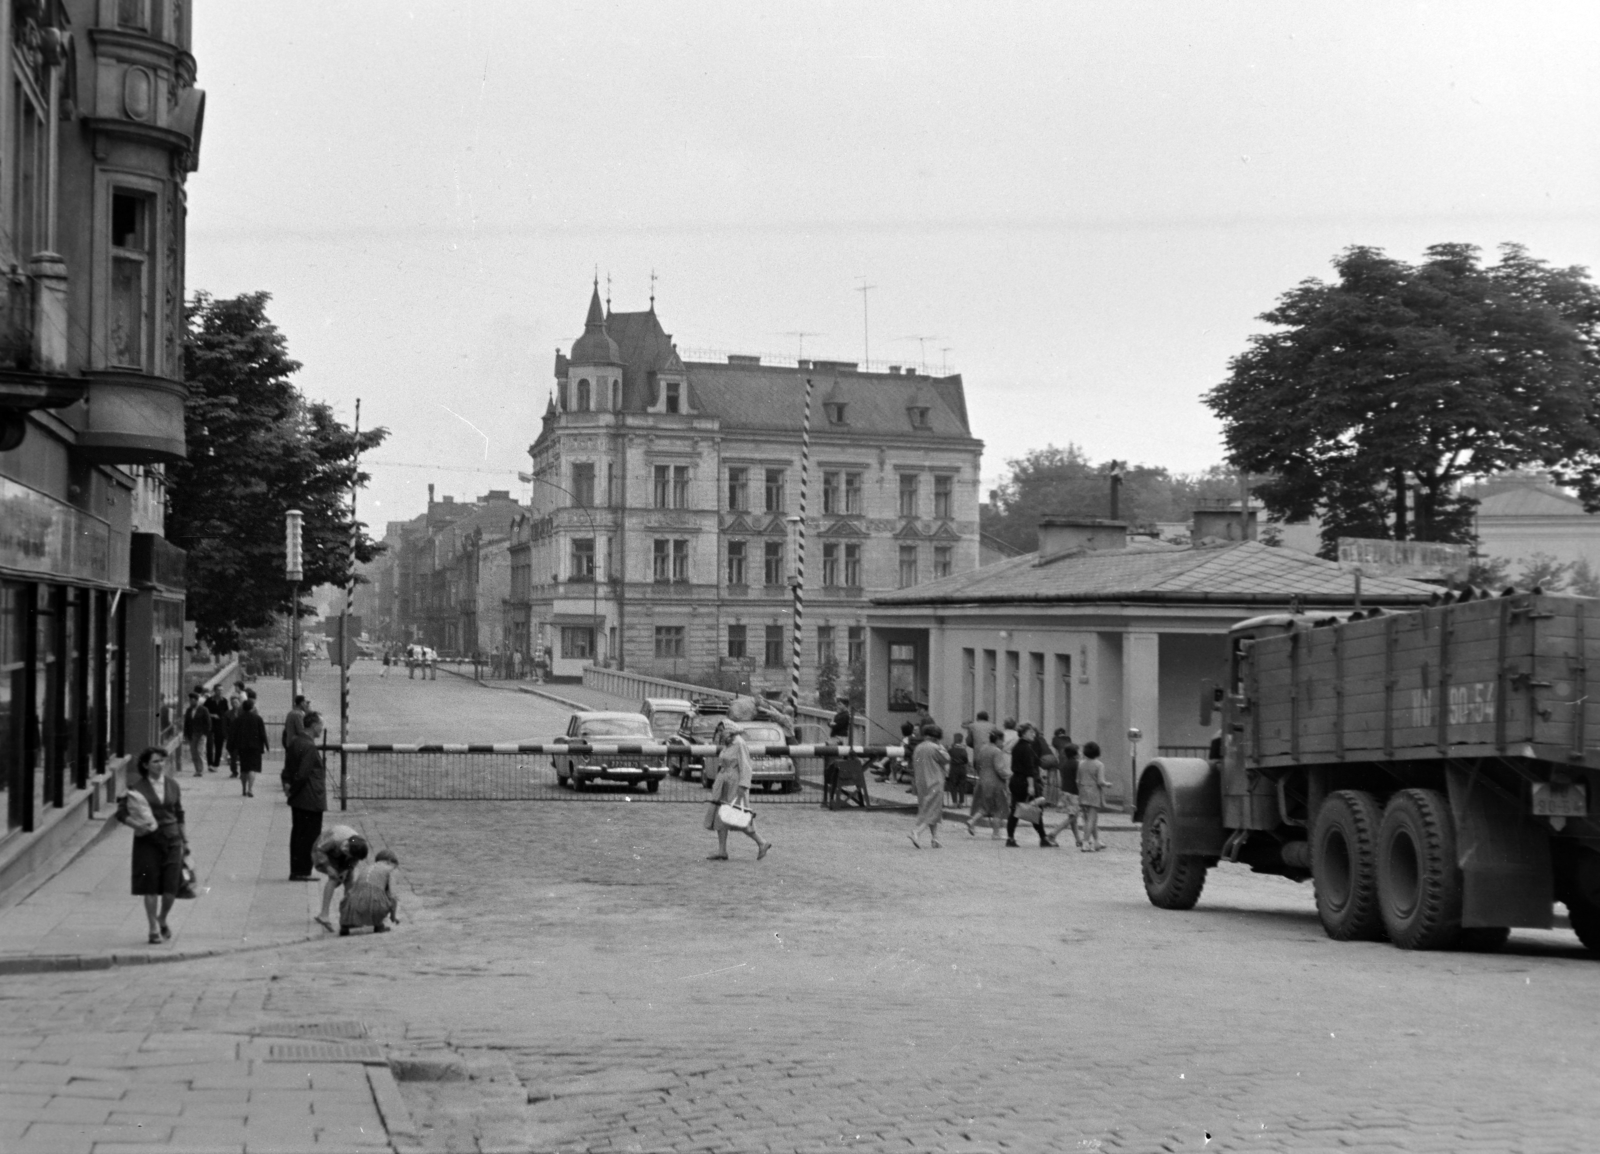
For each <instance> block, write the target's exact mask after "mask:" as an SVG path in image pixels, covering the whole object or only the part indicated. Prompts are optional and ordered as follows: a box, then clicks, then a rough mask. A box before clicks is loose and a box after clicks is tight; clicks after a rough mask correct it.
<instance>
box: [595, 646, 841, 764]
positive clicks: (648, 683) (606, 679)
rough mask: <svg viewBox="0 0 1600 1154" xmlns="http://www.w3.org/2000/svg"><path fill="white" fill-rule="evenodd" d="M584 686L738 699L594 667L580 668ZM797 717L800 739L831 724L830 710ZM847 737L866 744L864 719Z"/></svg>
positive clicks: (626, 694) (638, 694)
mask: <svg viewBox="0 0 1600 1154" xmlns="http://www.w3.org/2000/svg"><path fill="white" fill-rule="evenodd" d="M583 683H584V685H586V686H588V687H589V688H590V689H594V690H598V691H599V692H601V693H608V694H610V695H611V696H612V697H621V698H624V699H626V700H629V701H643V700H644V699H645V698H646V697H681V698H683V699H684V700H686V701H694V702H700V701H732V700H733V699H734V698H735V697H737V696H739V695H738V694H736V693H731V692H729V691H728V690H726V689H714V688H712V687H711V686H709V685H693V684H690V683H689V682H687V681H673V680H671V679H670V678H666V677H652V676H650V675H649V674H644V673H634V672H632V671H630V670H626V669H603V668H600V667H598V666H594V665H585V666H584V667H583ZM798 714H799V715H798V716H797V717H796V718H795V724H796V725H797V726H799V727H800V729H801V734H802V736H805V737H814V738H822V737H826V736H827V733H828V727H829V726H830V725H832V723H833V712H832V711H831V710H827V709H821V708H819V707H817V706H814V705H802V706H801V707H800V709H799V711H798ZM850 736H851V740H853V741H856V742H857V743H860V744H865V742H866V740H867V719H866V718H865V717H860V716H858V717H857V718H856V720H855V726H854V731H853V732H852V733H851V735H850Z"/></svg>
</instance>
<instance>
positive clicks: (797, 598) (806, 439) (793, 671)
mask: <svg viewBox="0 0 1600 1154" xmlns="http://www.w3.org/2000/svg"><path fill="white" fill-rule="evenodd" d="M810 481H811V378H810V377H807V378H806V407H805V420H804V421H803V422H802V423H801V425H800V520H799V524H798V525H796V529H797V530H798V531H797V532H796V534H795V552H794V657H793V661H792V662H791V663H790V666H789V713H790V716H791V717H793V718H794V720H795V721H797V722H798V721H799V720H800V650H801V640H800V631H801V626H802V624H803V622H804V620H805V615H806V486H807V485H808V484H809V483H810Z"/></svg>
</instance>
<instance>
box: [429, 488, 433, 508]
mask: <svg viewBox="0 0 1600 1154" xmlns="http://www.w3.org/2000/svg"><path fill="white" fill-rule="evenodd" d="M428 504H430V505H431V504H433V486H432V485H429V486H428Z"/></svg>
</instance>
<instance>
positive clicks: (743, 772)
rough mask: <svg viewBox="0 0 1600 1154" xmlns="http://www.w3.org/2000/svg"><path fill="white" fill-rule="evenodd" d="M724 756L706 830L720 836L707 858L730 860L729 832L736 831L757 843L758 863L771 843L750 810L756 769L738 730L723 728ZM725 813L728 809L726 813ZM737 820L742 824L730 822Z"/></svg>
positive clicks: (721, 734) (707, 816) (718, 772)
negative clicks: (764, 835) (763, 836)
mask: <svg viewBox="0 0 1600 1154" xmlns="http://www.w3.org/2000/svg"><path fill="white" fill-rule="evenodd" d="M718 736H719V737H720V738H721V741H722V753H721V754H720V755H718V758H717V780H716V782H715V783H714V784H713V785H712V787H711V807H710V809H709V810H708V811H707V812H706V821H705V825H706V828H707V829H710V830H715V831H716V833H717V852H716V853H714V854H709V855H707V860H708V861H727V860H728V831H729V830H730V829H737V830H739V831H740V832H741V833H743V834H744V835H745V836H746V837H748V838H750V840H752V841H754V842H755V843H756V845H757V846H759V847H760V848H758V849H757V850H756V861H760V860H761V859H762V858H764V857H766V856H767V851H768V850H769V849H771V848H772V843H771V842H770V841H766V840H765V839H763V838H762V836H761V835H760V834H759V833H757V832H756V815H755V814H754V813H752V812H751V811H750V808H749V806H750V786H751V785H752V784H754V782H755V766H754V765H753V764H751V761H750V748H749V747H748V746H747V745H745V742H744V734H743V733H740V732H739V731H738V730H737V729H724V730H722V731H721V732H720V733H719V735H718ZM724 810H728V811H729V812H727V813H726V814H725V813H724ZM731 817H738V818H739V819H740V820H742V821H743V824H742V825H735V824H731V823H730V822H729V821H728V820H727V819H728V818H731Z"/></svg>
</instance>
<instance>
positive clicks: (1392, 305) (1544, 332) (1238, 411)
mask: <svg viewBox="0 0 1600 1154" xmlns="http://www.w3.org/2000/svg"><path fill="white" fill-rule="evenodd" d="M1333 265H1334V268H1335V269H1336V270H1337V272H1338V274H1339V277H1338V280H1337V282H1336V283H1333V284H1328V283H1325V282H1323V281H1320V280H1315V279H1311V280H1306V281H1304V282H1302V283H1301V284H1299V285H1297V286H1296V287H1295V288H1293V289H1291V290H1290V291H1289V292H1287V293H1285V294H1284V295H1283V296H1282V297H1280V298H1279V301H1278V304H1277V307H1275V308H1273V309H1272V310H1271V311H1269V312H1266V313H1263V314H1262V315H1261V318H1260V319H1261V320H1263V321H1266V322H1268V323H1269V324H1272V325H1275V326H1277V328H1276V329H1275V330H1274V331H1273V332H1269V333H1264V334H1258V335H1256V336H1254V337H1251V338H1250V345H1249V348H1248V349H1246V351H1245V352H1243V353H1241V354H1240V355H1239V356H1237V357H1235V358H1234V359H1233V361H1232V362H1231V363H1230V366H1229V367H1230V373H1229V376H1228V379H1227V380H1225V381H1224V382H1223V383H1221V384H1220V385H1218V386H1217V387H1216V388H1214V389H1212V390H1211V391H1210V392H1209V393H1208V394H1207V395H1206V403H1207V404H1208V405H1209V406H1210V407H1211V409H1212V410H1213V411H1214V412H1215V413H1216V414H1217V415H1218V416H1219V417H1220V418H1221V419H1222V421H1223V423H1224V426H1225V437H1226V442H1227V446H1228V452H1229V458H1230V460H1231V461H1232V462H1233V463H1234V464H1236V465H1237V466H1238V467H1240V468H1243V469H1248V470H1250V471H1251V472H1252V473H1265V474H1271V479H1270V480H1268V481H1266V482H1263V483H1260V484H1258V485H1256V486H1255V492H1256V493H1257V494H1258V495H1259V496H1260V497H1261V498H1262V499H1263V501H1264V503H1265V504H1266V506H1267V509H1268V510H1269V512H1270V513H1271V514H1273V515H1274V516H1275V517H1277V518H1279V519H1281V520H1286V521H1298V520H1304V519H1306V518H1308V517H1310V516H1313V515H1317V516H1320V517H1321V518H1322V520H1323V543H1324V546H1325V549H1326V550H1328V551H1329V555H1331V550H1332V549H1333V548H1334V546H1335V542H1336V539H1337V538H1339V537H1345V536H1348V537H1381V538H1393V539H1395V540H1422V541H1454V542H1467V541H1470V540H1471V538H1472V510H1473V507H1474V506H1475V505H1476V501H1475V500H1474V499H1473V498H1472V497H1470V496H1465V495H1463V494H1461V493H1460V492H1459V484H1460V482H1461V480H1462V479H1463V478H1464V477H1468V476H1473V475H1484V474H1489V473H1498V472H1501V471H1503V470H1507V469H1514V468H1518V467H1521V466H1526V465H1530V464H1539V465H1543V466H1544V467H1546V468H1549V469H1551V470H1552V471H1553V472H1554V473H1555V474H1556V478H1557V480H1558V481H1561V482H1563V483H1567V484H1574V485H1576V486H1577V487H1578V490H1579V493H1580V495H1581V496H1582V498H1583V500H1584V503H1585V506H1586V507H1588V508H1589V509H1590V510H1591V511H1593V510H1595V509H1597V508H1600V371H1597V370H1600V362H1597V343H1596V337H1597V331H1600V330H1597V324H1600V291H1597V289H1596V287H1595V286H1594V285H1593V284H1592V283H1591V282H1590V281H1589V280H1588V278H1587V273H1586V270H1584V269H1581V268H1559V269H1558V268H1552V267H1550V266H1549V265H1547V264H1545V263H1544V262H1542V261H1539V260H1535V259H1534V258H1533V257H1531V256H1529V255H1528V253H1527V252H1526V250H1524V249H1523V248H1522V247H1520V246H1518V245H1510V244H1508V245H1503V246H1501V248H1500V259H1499V261H1498V263H1496V264H1493V265H1490V266H1487V267H1485V266H1483V265H1482V264H1481V263H1480V260H1479V251H1478V249H1477V248H1475V247H1474V246H1472V245H1465V244H1441V245H1435V246H1433V247H1431V248H1429V249H1428V250H1427V252H1426V255H1425V259H1424V260H1423V261H1422V262H1421V263H1420V264H1416V265H1411V264H1407V263H1405V262H1403V261H1399V260H1395V259H1393V258H1391V257H1388V256H1386V255H1384V253H1383V252H1382V251H1381V250H1379V249H1375V248H1366V247H1354V248H1350V249H1347V250H1345V251H1344V252H1343V253H1341V254H1340V255H1339V256H1338V257H1337V258H1336V259H1335V260H1334V262H1333Z"/></svg>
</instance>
